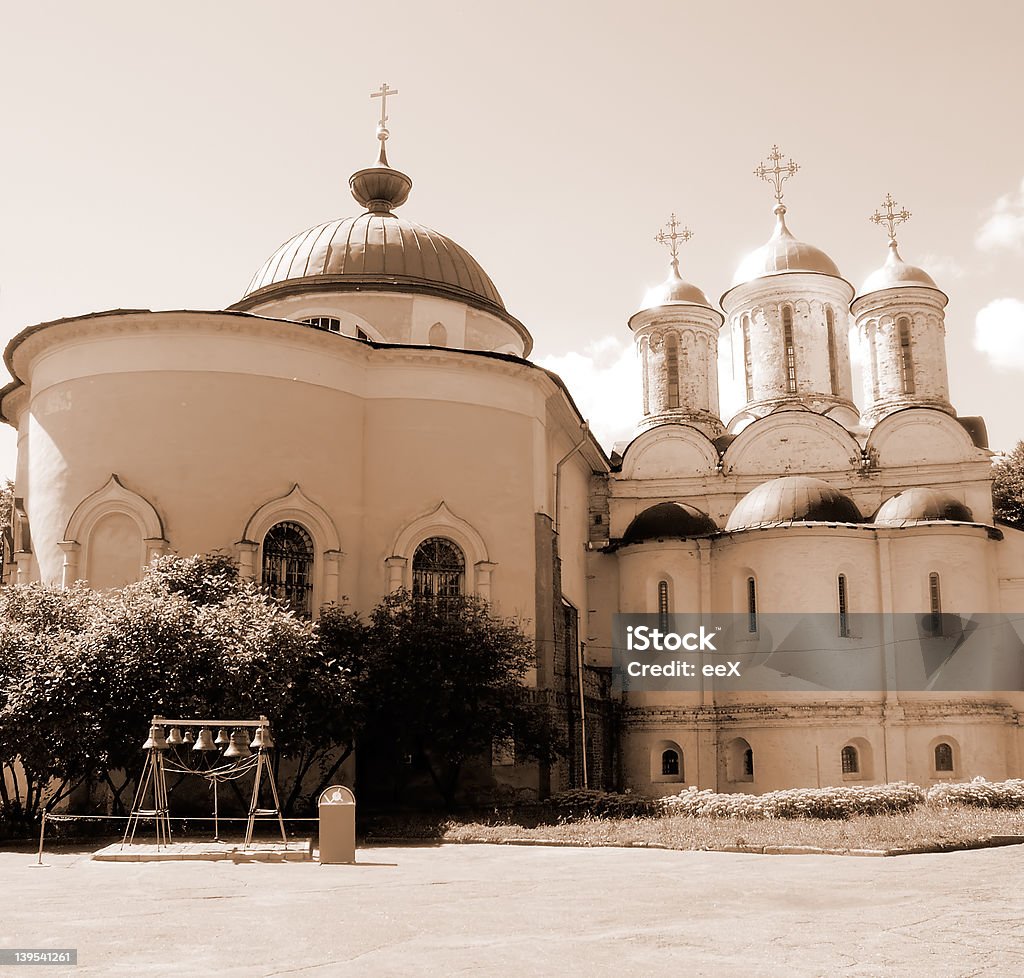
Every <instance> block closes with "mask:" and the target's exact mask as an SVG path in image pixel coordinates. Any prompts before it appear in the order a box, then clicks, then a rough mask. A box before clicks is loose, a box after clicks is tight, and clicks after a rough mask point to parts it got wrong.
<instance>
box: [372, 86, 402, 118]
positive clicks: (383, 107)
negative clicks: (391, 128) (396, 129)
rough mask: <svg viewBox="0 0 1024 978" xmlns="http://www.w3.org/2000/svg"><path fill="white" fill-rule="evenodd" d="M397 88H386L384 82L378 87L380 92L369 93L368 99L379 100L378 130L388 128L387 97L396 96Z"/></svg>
mask: <svg viewBox="0 0 1024 978" xmlns="http://www.w3.org/2000/svg"><path fill="white" fill-rule="evenodd" d="M397 94H398V89H397V88H388V83H387V82H384V83H383V84H382V85H381V86H380V91H377V92H370V98H379V99H380V128H381V129H387V127H388V96H389V95H397Z"/></svg>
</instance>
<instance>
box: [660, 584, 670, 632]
mask: <svg viewBox="0 0 1024 978" xmlns="http://www.w3.org/2000/svg"><path fill="white" fill-rule="evenodd" d="M668 613H669V603H668V581H658V627H659V628H660V629H661V630H662V631H663V632H667V631H668Z"/></svg>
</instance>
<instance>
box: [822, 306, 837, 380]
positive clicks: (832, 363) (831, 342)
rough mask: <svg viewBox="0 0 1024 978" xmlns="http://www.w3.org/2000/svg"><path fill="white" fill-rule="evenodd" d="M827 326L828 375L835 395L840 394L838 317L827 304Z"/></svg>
mask: <svg viewBox="0 0 1024 978" xmlns="http://www.w3.org/2000/svg"><path fill="white" fill-rule="evenodd" d="M825 327H826V329H827V331H828V376H829V383H830V384H831V385H832V395H833V397H836V396H838V394H839V360H838V358H837V356H836V317H835V313H834V312H832V307H831V306H825Z"/></svg>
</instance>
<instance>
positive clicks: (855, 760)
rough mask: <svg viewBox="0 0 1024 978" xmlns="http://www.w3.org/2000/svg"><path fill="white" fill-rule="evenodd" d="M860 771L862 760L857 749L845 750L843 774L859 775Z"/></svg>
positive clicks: (848, 747)
mask: <svg viewBox="0 0 1024 978" xmlns="http://www.w3.org/2000/svg"><path fill="white" fill-rule="evenodd" d="M859 771H860V758H859V757H858V756H857V748H856V747H850V746H847V747H844V748H843V774H857V773H858V772H859Z"/></svg>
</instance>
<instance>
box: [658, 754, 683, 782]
mask: <svg viewBox="0 0 1024 978" xmlns="http://www.w3.org/2000/svg"><path fill="white" fill-rule="evenodd" d="M661 773H662V776H663V777H670V778H677V777H679V753H678V752H677V751H674V750H667V751H663V752H662V755H661Z"/></svg>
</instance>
